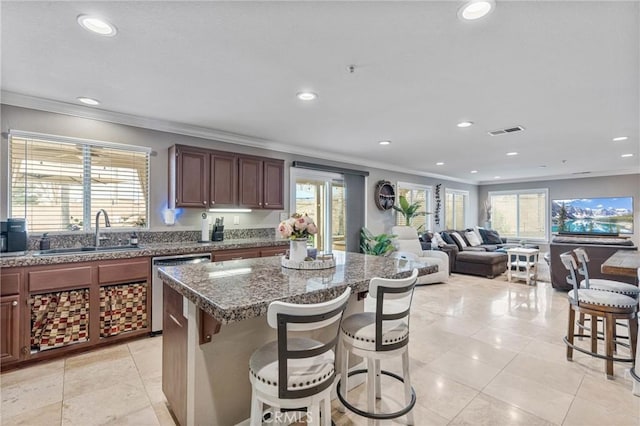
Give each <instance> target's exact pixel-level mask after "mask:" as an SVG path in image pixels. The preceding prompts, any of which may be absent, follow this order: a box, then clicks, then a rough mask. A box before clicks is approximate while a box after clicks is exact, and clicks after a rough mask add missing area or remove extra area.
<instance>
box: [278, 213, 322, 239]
mask: <svg viewBox="0 0 640 426" xmlns="http://www.w3.org/2000/svg"><path fill="white" fill-rule="evenodd" d="M278 232H280V235H281V236H282V237H283V238H289V239H292V240H297V239H304V238H308V237H310V236H311V235H315V234H317V233H318V227H317V226H316V224H315V223H313V219H311V218H310V217H309V216H307V215H306V214H305V215H304V216H303V215H301V214H300V213H294V214H293V215H291V217H290V218H289V219H287V220H283V221H282V222H280V225H278Z"/></svg>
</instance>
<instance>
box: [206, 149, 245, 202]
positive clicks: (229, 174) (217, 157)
mask: <svg viewBox="0 0 640 426" xmlns="http://www.w3.org/2000/svg"><path fill="white" fill-rule="evenodd" d="M209 164H210V168H211V170H210V176H211V180H210V182H209V188H210V196H209V207H235V206H236V205H238V157H236V156H235V155H230V154H224V153H214V154H211V156H210V160H209Z"/></svg>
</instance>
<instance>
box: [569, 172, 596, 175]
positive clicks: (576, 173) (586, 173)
mask: <svg viewBox="0 0 640 426" xmlns="http://www.w3.org/2000/svg"><path fill="white" fill-rule="evenodd" d="M589 173H591V172H573V173H571V174H572V175H588V174H589Z"/></svg>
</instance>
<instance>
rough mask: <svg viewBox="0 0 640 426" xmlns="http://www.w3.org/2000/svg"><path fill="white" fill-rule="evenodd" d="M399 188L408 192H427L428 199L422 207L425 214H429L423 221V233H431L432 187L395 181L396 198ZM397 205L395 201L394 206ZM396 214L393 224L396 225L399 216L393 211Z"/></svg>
mask: <svg viewBox="0 0 640 426" xmlns="http://www.w3.org/2000/svg"><path fill="white" fill-rule="evenodd" d="M400 187H402V189H409V190H413V189H416V190H418V191H427V195H428V197H427V198H426V201H427V205H426V206H424V209H425V211H426V212H430V213H431V214H428V215H426V216H427V218H426V220H425V228H426V229H425V230H424V231H425V232H426V231H431V230H432V229H433V211H432V208H431V207H432V205H433V186H431V185H422V184H419V183H411V182H402V181H397V182H396V196H399V195H398V192H399V190H400ZM397 204H398V201H397V200H396V205H397ZM394 211H395V210H394ZM395 213H396V218H395V223H398V215H399V214H400V213H399V212H398V211H395Z"/></svg>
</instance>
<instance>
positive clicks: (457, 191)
mask: <svg viewBox="0 0 640 426" xmlns="http://www.w3.org/2000/svg"><path fill="white" fill-rule="evenodd" d="M447 194H459V195H462V196H463V197H464V224H463V225H462V227H459V226H458V225H457V224H456V225H454V229H466V228H467V213H468V209H469V191H467V190H465V189H455V188H446V187H445V188H444V198H443V199H444V203H443V204H444V208H443V210H444V215H443V216H444V221H443V222H444V225H445V227H446V223H447Z"/></svg>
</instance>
